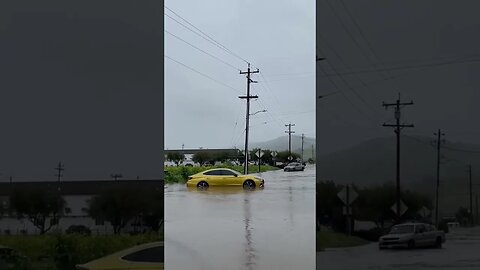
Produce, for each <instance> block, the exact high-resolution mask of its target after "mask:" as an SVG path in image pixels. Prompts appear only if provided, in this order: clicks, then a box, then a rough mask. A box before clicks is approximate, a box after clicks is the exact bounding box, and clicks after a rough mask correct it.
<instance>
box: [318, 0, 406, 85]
mask: <svg viewBox="0 0 480 270" xmlns="http://www.w3.org/2000/svg"><path fill="white" fill-rule="evenodd" d="M325 1H326V2H327V4H328V5H329V6H330V9H331V10H332V11H333V13H334V15H335V17H337V19H338V21H339V22H340V24H341V25H342V27H343V28H344V29H345V31H346V32H347V34H348V36H349V37H350V38H351V39H352V40H353V42H354V43H355V45H356V46H357V48H358V49H359V50H360V52H361V54H362V55H363V56H364V57H365V59H366V60H367V62H368V63H369V64H370V65H372V66H373V67H374V69H376V70H378V67H377V65H376V64H375V63H374V62H373V61H371V59H370V57H369V56H368V54H366V53H364V50H363V48H362V46H360V44H359V43H358V41H357V39H355V37H354V36H353V34H352V33H351V32H350V30H349V29H348V27H347V26H346V25H345V23H344V22H343V20H342V19H341V18H340V16H339V15H338V13H337V12H336V10H335V8H334V7H333V5H332V4H331V3H330V1H329V0H325ZM345 8H346V7H345ZM347 13H349V12H348V10H347ZM349 15H351V14H349ZM350 17H351V19H352V20H353V21H354V23H355V24H356V25H357V26H358V24H357V23H356V21H355V20H354V18H353V16H350ZM358 28H359V29H360V30H359V31H360V33H361V36H362V37H363V38H364V39H365V41H366V43H367V45H369V44H370V43H369V42H368V40H367V39H366V38H365V36H364V35H363V31H361V28H360V27H359V26H358ZM369 48H370V50H371V52H372V54H373V55H374V56H375V58H376V59H377V61H379V58H378V56H377V55H376V54H375V52H374V51H373V48H372V47H371V46H370V47H369ZM387 75H390V74H388V73H387ZM394 89H395V87H394ZM395 90H397V89H395ZM397 91H398V90H397Z"/></svg>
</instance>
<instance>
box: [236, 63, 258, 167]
mask: <svg viewBox="0 0 480 270" xmlns="http://www.w3.org/2000/svg"><path fill="white" fill-rule="evenodd" d="M258 72H260V71H259V70H258V68H257V70H255V71H250V63H248V69H247V71H240V74H247V95H246V96H239V98H240V99H246V100H247V113H246V121H245V164H244V168H243V171H244V174H248V127H249V125H250V99H252V98H258V96H251V95H250V83H257V81H254V80H252V79H250V74H253V73H258Z"/></svg>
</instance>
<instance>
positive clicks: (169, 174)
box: [164, 165, 278, 183]
mask: <svg viewBox="0 0 480 270" xmlns="http://www.w3.org/2000/svg"><path fill="white" fill-rule="evenodd" d="M213 168H230V169H232V170H235V171H238V172H240V173H243V166H231V165H218V166H207V167H190V166H178V167H165V168H164V170H165V182H166V183H185V182H186V181H187V178H188V176H190V175H192V174H196V173H199V172H203V171H205V170H209V169H213ZM272 170H278V168H277V167H273V166H269V165H262V166H260V172H267V171H272ZM258 172H259V171H258V165H257V166H255V165H250V166H248V173H249V174H251V173H258Z"/></svg>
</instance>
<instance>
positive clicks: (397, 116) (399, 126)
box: [382, 94, 413, 221]
mask: <svg viewBox="0 0 480 270" xmlns="http://www.w3.org/2000/svg"><path fill="white" fill-rule="evenodd" d="M382 105H383V106H384V107H385V109H388V107H390V106H395V119H396V123H395V124H385V123H384V124H383V126H384V127H394V128H395V134H396V135H397V171H396V182H397V192H396V202H397V213H396V214H397V221H399V220H400V131H401V130H402V128H405V127H413V125H411V124H410V125H406V124H400V110H401V108H400V106H406V105H413V101H411V102H400V94H398V99H397V101H396V102H395V103H385V102H383V104H382Z"/></svg>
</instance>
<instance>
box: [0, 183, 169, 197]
mask: <svg viewBox="0 0 480 270" xmlns="http://www.w3.org/2000/svg"><path fill="white" fill-rule="evenodd" d="M116 188H121V189H123V188H125V189H131V190H149V191H161V192H163V190H164V182H163V180H118V181H114V180H91V181H62V182H53V181H52V182H38V181H37V182H34V181H31V182H12V183H10V182H3V183H0V196H9V195H10V194H11V193H12V192H14V191H15V190H22V189H23V190H32V189H35V190H45V191H57V190H59V191H60V192H61V194H62V195H95V194H99V193H101V192H103V191H108V190H111V189H116Z"/></svg>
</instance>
